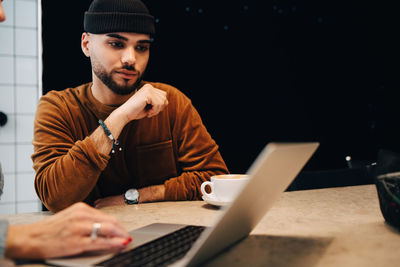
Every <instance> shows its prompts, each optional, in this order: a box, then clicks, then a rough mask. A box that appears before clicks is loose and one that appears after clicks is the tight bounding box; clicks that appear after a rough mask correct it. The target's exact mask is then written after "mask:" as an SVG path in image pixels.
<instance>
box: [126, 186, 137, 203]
mask: <svg viewBox="0 0 400 267" xmlns="http://www.w3.org/2000/svg"><path fill="white" fill-rule="evenodd" d="M124 200H125V203H126V204H128V205H133V204H137V203H139V191H138V190H137V189H135V188H131V189H129V190H128V191H126V192H125V195H124Z"/></svg>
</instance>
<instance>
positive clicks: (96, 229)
mask: <svg viewBox="0 0 400 267" xmlns="http://www.w3.org/2000/svg"><path fill="white" fill-rule="evenodd" d="M100 227H101V224H100V223H97V222H95V223H93V227H92V234H91V235H90V239H92V240H96V239H97V234H98V232H99V230H100Z"/></svg>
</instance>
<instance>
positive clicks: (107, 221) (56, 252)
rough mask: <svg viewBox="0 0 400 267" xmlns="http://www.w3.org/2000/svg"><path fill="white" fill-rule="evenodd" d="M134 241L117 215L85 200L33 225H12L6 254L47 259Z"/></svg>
mask: <svg viewBox="0 0 400 267" xmlns="http://www.w3.org/2000/svg"><path fill="white" fill-rule="evenodd" d="M131 241H132V238H131V236H130V235H129V233H128V232H127V231H126V230H125V229H124V227H123V226H122V225H121V224H120V223H119V222H118V221H117V219H116V218H114V217H112V216H109V215H107V214H104V213H103V212H101V211H99V210H96V209H94V208H92V207H90V206H88V205H86V204H84V203H76V204H74V205H72V206H70V207H69V208H66V209H64V210H62V211H60V212H58V213H56V214H55V215H53V216H50V217H48V218H46V219H44V220H42V221H39V222H36V223H33V224H29V225H10V227H9V231H8V236H7V245H6V252H5V255H6V257H9V258H26V259H47V258H55V257H61V256H70V255H75V254H79V253H82V252H86V251H98V250H114V249H122V248H124V247H126V245H127V244H129V243H130V242H131Z"/></svg>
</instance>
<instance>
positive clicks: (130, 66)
mask: <svg viewBox="0 0 400 267" xmlns="http://www.w3.org/2000/svg"><path fill="white" fill-rule="evenodd" d="M122 69H126V70H130V71H136V72H137V70H136V69H135V67H134V66H133V65H124V66H122Z"/></svg>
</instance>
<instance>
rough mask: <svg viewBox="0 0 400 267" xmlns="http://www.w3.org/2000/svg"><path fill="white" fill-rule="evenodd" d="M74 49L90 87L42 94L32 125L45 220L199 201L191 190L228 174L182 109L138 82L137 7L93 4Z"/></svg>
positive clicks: (145, 44)
mask: <svg viewBox="0 0 400 267" xmlns="http://www.w3.org/2000/svg"><path fill="white" fill-rule="evenodd" d="M84 30H85V32H84V33H83V34H82V39H81V46H82V51H83V53H84V54H85V55H86V56H87V57H89V58H90V61H91V65H92V82H91V83H88V84H84V85H81V86H79V87H77V88H72V89H71V88H69V89H66V90H64V91H61V92H54V91H53V92H49V93H48V94H47V95H45V96H43V97H42V98H41V100H40V103H39V105H38V109H37V113H36V119H35V126H34V140H33V144H34V154H33V155H32V159H33V163H34V169H35V170H36V179H35V187H36V191H37V193H38V195H39V197H40V199H41V200H42V201H43V203H44V204H45V205H46V207H47V208H49V209H50V210H52V211H58V210H60V209H63V208H65V207H67V206H69V205H71V204H73V203H75V202H78V201H84V202H86V203H89V204H91V205H95V206H96V207H104V206H109V205H125V204H136V203H144V202H152V201H163V200H195V199H199V198H200V185H201V183H202V182H204V181H206V180H209V178H210V177H211V176H212V175H216V174H222V173H227V172H228V170H227V168H226V165H225V163H224V161H223V159H222V157H221V155H220V153H219V151H218V146H217V145H216V143H215V142H214V140H213V139H212V138H211V136H210V135H209V134H208V132H207V130H206V128H205V127H204V125H203V124H202V121H201V119H200V116H199V114H198V113H197V111H196V110H195V108H194V107H193V105H192V104H191V101H190V100H189V99H188V98H187V97H186V96H185V95H184V94H183V93H181V92H180V91H178V90H177V89H176V88H174V87H172V86H170V85H167V84H162V83H151V82H144V81H143V80H142V78H143V73H144V72H145V70H146V67H147V63H148V60H149V55H150V44H151V42H152V36H153V35H154V33H155V30H154V18H153V17H152V16H151V15H150V14H149V11H148V9H147V7H146V6H145V5H144V4H143V3H142V2H141V1H140V0H120V1H112V0H94V1H93V2H92V3H91V5H90V7H89V10H88V12H86V13H85V17H84Z"/></svg>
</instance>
